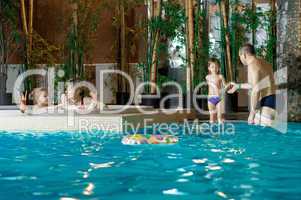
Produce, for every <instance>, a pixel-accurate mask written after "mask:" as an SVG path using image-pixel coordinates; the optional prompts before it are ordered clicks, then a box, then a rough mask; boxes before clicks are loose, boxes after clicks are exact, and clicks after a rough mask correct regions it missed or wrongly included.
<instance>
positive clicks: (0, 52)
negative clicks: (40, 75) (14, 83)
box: [0, 0, 20, 98]
mask: <svg viewBox="0 0 301 200" xmlns="http://www.w3.org/2000/svg"><path fill="white" fill-rule="evenodd" d="M18 6H19V4H18V2H17V1H11V0H1V1H0V81H1V82H0V98H1V97H2V98H3V97H4V96H5V93H6V80H7V70H8V63H9V60H10V58H11V56H12V55H13V54H14V53H15V52H16V50H18V49H19V48H18V44H19V43H20V34H19V31H18Z"/></svg>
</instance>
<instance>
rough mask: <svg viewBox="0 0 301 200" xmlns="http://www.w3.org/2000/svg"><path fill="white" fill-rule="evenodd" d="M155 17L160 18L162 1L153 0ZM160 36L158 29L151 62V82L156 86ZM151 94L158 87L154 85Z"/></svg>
mask: <svg viewBox="0 0 301 200" xmlns="http://www.w3.org/2000/svg"><path fill="white" fill-rule="evenodd" d="M152 2H153V11H152V12H153V16H154V17H160V15H161V0H157V1H155V0H153V1H152ZM159 35H160V30H159V29H157V30H156V32H155V34H154V45H153V48H152V61H151V73H150V82H151V83H154V84H156V83H157V71H158V70H157V69H158V52H157V50H158V46H159V39H160V38H159ZM150 92H151V94H155V93H156V92H157V91H156V86H155V85H152V86H151V91H150Z"/></svg>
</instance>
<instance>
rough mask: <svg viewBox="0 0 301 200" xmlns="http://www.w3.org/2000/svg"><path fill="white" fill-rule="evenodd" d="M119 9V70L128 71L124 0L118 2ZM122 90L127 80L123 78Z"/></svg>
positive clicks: (124, 90) (123, 90) (124, 88)
mask: <svg viewBox="0 0 301 200" xmlns="http://www.w3.org/2000/svg"><path fill="white" fill-rule="evenodd" d="M119 6H120V7H119V9H120V65H121V66H120V68H121V71H124V72H126V73H128V71H127V70H126V64H127V63H126V30H125V29H126V27H125V26H126V25H125V11H124V2H123V0H121V1H120V4H119ZM121 89H122V92H126V90H127V82H126V80H125V79H124V78H123V79H122V85H121Z"/></svg>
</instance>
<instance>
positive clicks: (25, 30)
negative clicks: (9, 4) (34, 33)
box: [20, 0, 28, 36]
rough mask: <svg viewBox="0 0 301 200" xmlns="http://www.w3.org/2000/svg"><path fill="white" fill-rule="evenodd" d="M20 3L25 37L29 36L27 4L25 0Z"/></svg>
mask: <svg viewBox="0 0 301 200" xmlns="http://www.w3.org/2000/svg"><path fill="white" fill-rule="evenodd" d="M20 3H21V18H22V25H23V31H24V33H25V35H26V36H27V35H28V30H27V19H26V9H25V2H24V0H20Z"/></svg>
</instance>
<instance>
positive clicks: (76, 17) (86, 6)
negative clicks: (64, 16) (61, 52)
mask: <svg viewBox="0 0 301 200" xmlns="http://www.w3.org/2000/svg"><path fill="white" fill-rule="evenodd" d="M70 3H71V7H72V10H73V11H72V16H71V19H70V28H69V33H68V36H67V40H66V45H65V48H66V49H65V51H66V52H67V54H66V55H65V59H66V61H65V64H64V65H63V66H62V67H63V70H64V71H65V74H66V76H65V77H64V80H68V79H83V78H84V61H85V59H89V53H90V51H91V50H92V49H93V42H92V41H93V37H94V34H95V33H96V30H97V28H98V24H99V21H100V9H101V8H102V5H101V3H100V2H99V1H98V0H93V1H86V0H71V2H70Z"/></svg>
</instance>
